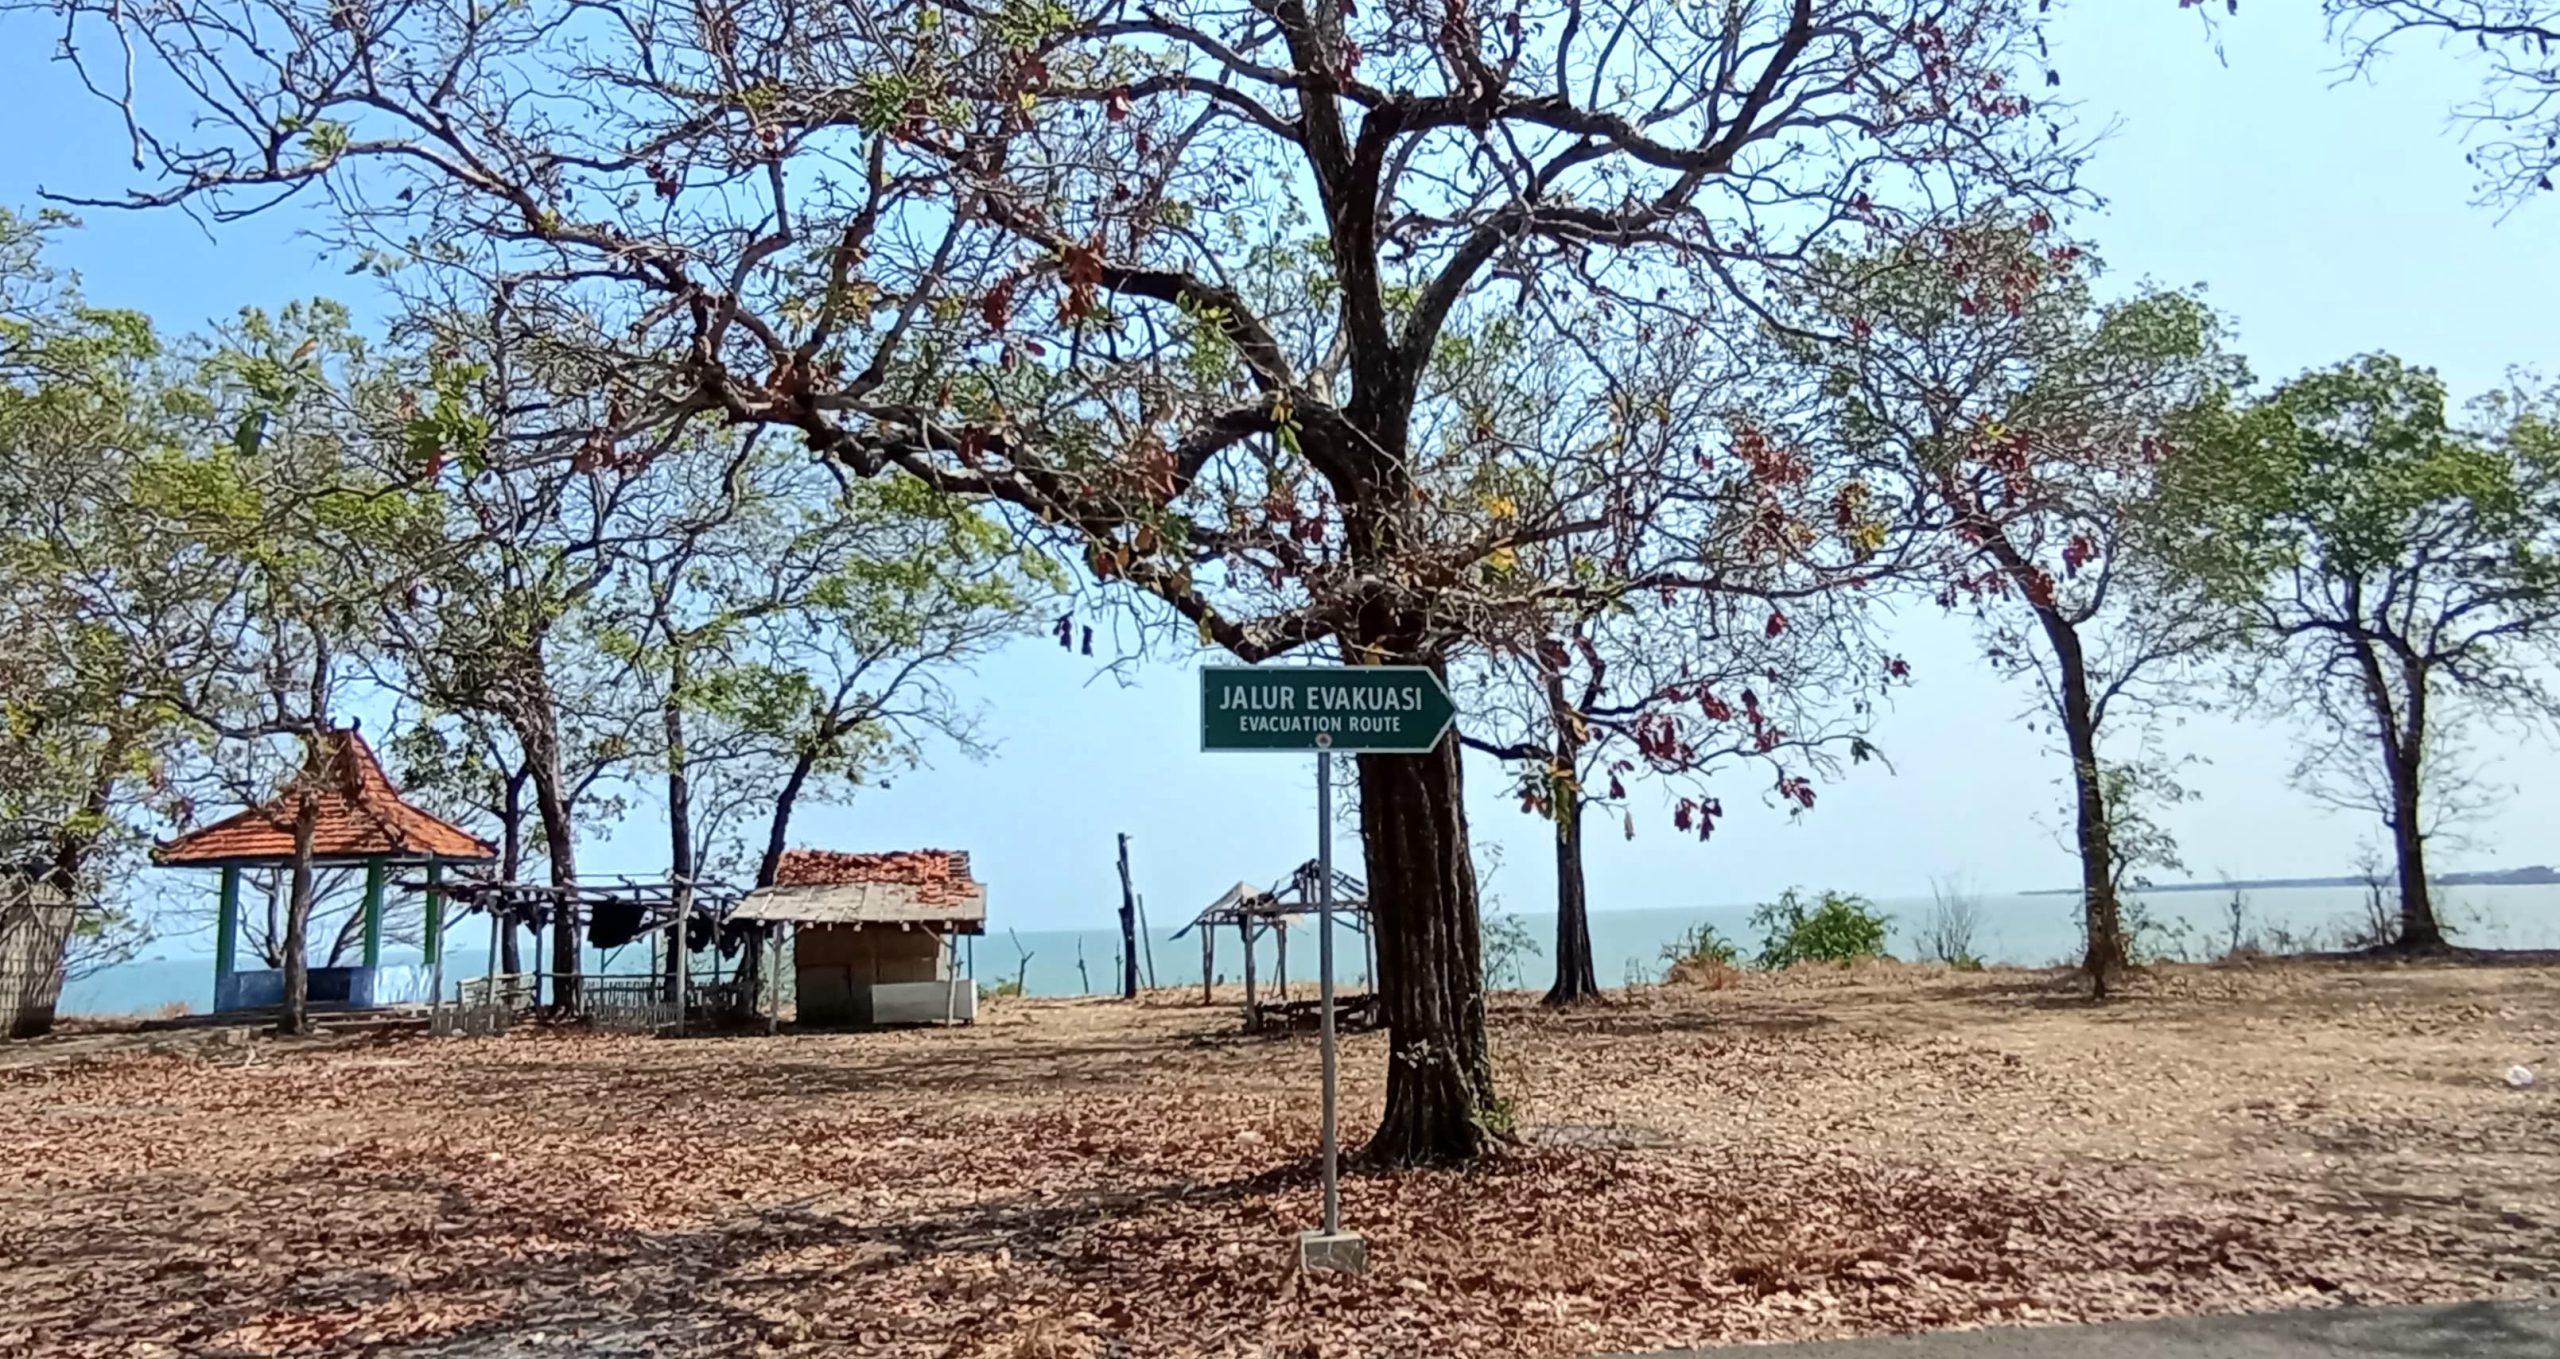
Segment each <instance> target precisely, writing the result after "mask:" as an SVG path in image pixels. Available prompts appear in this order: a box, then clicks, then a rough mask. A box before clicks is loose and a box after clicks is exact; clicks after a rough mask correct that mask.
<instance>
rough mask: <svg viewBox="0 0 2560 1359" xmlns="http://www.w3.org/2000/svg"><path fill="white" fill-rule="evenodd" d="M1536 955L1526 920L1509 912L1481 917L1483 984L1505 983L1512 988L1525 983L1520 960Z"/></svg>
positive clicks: (1499, 984) (1501, 984) (1536, 943)
mask: <svg viewBox="0 0 2560 1359" xmlns="http://www.w3.org/2000/svg"><path fill="white" fill-rule="evenodd" d="M1538 956H1539V949H1538V941H1537V940H1535V939H1532V938H1530V937H1529V925H1528V922H1526V921H1524V920H1522V919H1521V918H1520V917H1518V916H1516V915H1512V914H1510V913H1509V912H1504V913H1502V914H1499V915H1488V916H1486V917H1485V918H1484V979H1485V982H1486V984H1487V985H1494V986H1504V985H1507V986H1509V987H1511V988H1513V989H1514V990H1517V989H1519V988H1520V987H1522V986H1525V985H1527V984H1528V983H1527V981H1526V980H1525V979H1524V975H1523V973H1522V970H1521V961H1522V960H1523V959H1534V958H1536V957H1538Z"/></svg>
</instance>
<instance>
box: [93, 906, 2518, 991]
mask: <svg viewBox="0 0 2560 1359" xmlns="http://www.w3.org/2000/svg"><path fill="white" fill-rule="evenodd" d="M2235 897H2236V900H2237V902H2238V909H2239V914H2238V916H2237V921H2236V928H2235V917H2234V915H2233V903H2234V901H2235ZM1974 901H1975V906H1976V913H1977V916H1978V920H1979V928H1978V931H1977V934H1976V936H1975V941H1974V951H1975V953H1976V954H1977V955H1978V956H1979V957H1981V958H1982V960H1983V961H1985V962H1987V963H1994V964H2016V965H2021V966H2029V967H2040V966H2045V965H2049V964H2055V963H2063V962H2068V961H2072V960H2073V959H2075V958H2076V956H2077V951H2078V949H2079V946H2080V927H2079V921H2078V914H2079V899H2078V898H2077V897H2076V896H2073V895H2069V894H2051V893H2046V894H2033V895H2010V896H1992V895H1984V896H1978V897H1976V898H1974ZM2131 901H2132V902H2133V903H2135V904H2138V905H2139V907H2140V909H2141V913H2142V914H2143V915H2144V916H2145V917H2146V918H2147V919H2148V921H2149V922H2150V928H2149V930H2148V932H2147V933H2146V934H2145V936H2144V938H2143V941H2142V944H2143V948H2144V951H2145V952H2146V953H2148V954H2149V955H2151V956H2153V957H2163V958H2171V959H2186V960H2192V961H2205V960H2209V959H2212V958H2217V957H2220V956H2221V955H2222V954H2223V953H2224V952H2226V951H2228V949H2229V948H2230V947H2231V945H2232V944H2233V943H2234V942H2235V941H2242V942H2246V941H2252V940H2254V941H2257V942H2259V943H2261V944H2262V945H2265V946H2269V947H2276V948H2285V947H2291V948H2297V949H2298V948H2334V947H2340V946H2342V945H2343V943H2344V941H2345V939H2346V937H2347V934H2348V932H2349V931H2350V930H2351V929H2352V928H2353V927H2354V925H2355V924H2356V922H2358V921H2359V920H2360V919H2361V918H2362V917H2363V915H2364V914H2365V909H2366V907H2365V891H2364V889H2362V888H2360V887H2351V888H2341V887H2285V888H2257V889H2250V890H2248V891H2245V892H2241V893H2237V894H2234V893H2232V892H2229V891H2223V892H2213V891H2179V892H2152V893H2142V894H2138V895H2136V896H2134V897H2133V898H2131ZM2437 903H2438V910H2439V912H2440V914H2441V915H2442V917H2443V919H2444V921H2445V923H2446V925H2447V927H2448V929H2449V930H2450V931H2451V932H2452V933H2453V936H2454V938H2455V940H2456V942H2458V943H2463V944H2468V945H2472V946H2475V947H2482V948H2545V949H2560V886H2554V885H2534V886H2521V885H2501V886H2454V887H2440V888H2438V889H2437ZM1876 906H1877V907H1878V909H1880V910H1882V911H1883V912H1884V913H1885V914H1886V915H1887V916H1888V917H1889V918H1890V921H1891V944H1890V947H1891V948H1892V950H1893V952H1894V954H1895V956H1897V957H1902V958H1916V957H1920V956H1922V949H1921V946H1920V944H1919V942H1918V941H1919V935H1920V931H1922V930H1923V929H1924V928H1925V927H1926V926H1927V925H1928V923H1929V921H1930V920H1931V918H1932V916H1933V914H1934V908H1933V903H1932V902H1931V901H1930V900H1928V899H1926V898H1921V899H1917V900H1884V901H1879V902H1877V903H1876ZM1752 910H1753V908H1752V907H1751V906H1748V905H1727V906H1686V907H1662V908H1657V909H1645V910H1618V911H1595V912H1593V913H1592V916H1591V947H1592V957H1593V959H1594V963H1595V970H1596V971H1597V972H1598V973H1599V980H1600V983H1601V985H1603V986H1617V985H1620V984H1622V983H1640V982H1651V981H1656V980H1659V979H1660V978H1661V976H1662V974H1663V972H1664V971H1665V969H1666V967H1667V966H1668V958H1667V956H1666V953H1667V951H1668V950H1671V949H1673V948H1674V947H1676V945H1677V944H1678V943H1679V941H1681V940H1683V939H1684V938H1687V937H1688V936H1689V935H1690V934H1691V932H1692V931H1694V930H1696V929H1698V928H1699V927H1701V926H1706V927H1710V928H1712V929H1714V930H1716V931H1717V932H1718V933H1719V934H1721V935H1722V936H1723V937H1724V938H1725V939H1727V940H1730V941H1732V942H1733V943H1735V944H1736V945H1737V946H1739V947H1740V948H1741V950H1742V952H1743V953H1744V955H1745V956H1746V957H1747V956H1748V955H1750V954H1751V953H1753V952H1755V951H1756V950H1757V948H1758V944H1759V937H1758V934H1757V932H1756V931H1755V930H1754V929H1753V928H1752V925H1751V915H1752ZM1555 926H1556V918H1555V916H1554V915H1553V914H1552V913H1541V912H1522V913H1519V914H1516V915H1499V914H1498V915H1495V916H1493V917H1491V918H1490V920H1489V921H1488V934H1489V936H1490V937H1492V938H1493V939H1494V940H1496V941H1497V944H1496V946H1495V947H1493V948H1490V949H1489V950H1488V954H1487V970H1488V972H1489V973H1490V974H1491V978H1490V980H1491V983H1492V985H1493V986H1495V987H1496V988H1499V989H1526V988H1543V987H1545V986H1546V985H1547V983H1548V981H1549V980H1550V979H1551V978H1552V975H1553V974H1552V959H1553V957H1554V947H1555V942H1554V941H1555ZM1336 931H1337V932H1336V935H1335V948H1336V949H1337V955H1336V959H1337V962H1336V967H1337V970H1336V976H1337V977H1338V978H1340V979H1341V981H1342V982H1343V984H1344V985H1345V986H1358V985H1360V984H1362V983H1363V981H1364V977H1365V972H1366V969H1367V965H1368V958H1369V954H1368V950H1367V949H1366V948H1365V947H1364V941H1363V940H1362V939H1361V937H1360V935H1359V934H1358V933H1357V932H1355V931H1353V930H1351V929H1349V928H1348V927H1347V926H1343V925H1339V924H1338V925H1337V926H1336ZM459 932H460V933H468V932H469V931H468V927H466V928H465V929H464V930H463V931H459ZM1290 934H1291V937H1290V939H1289V941H1288V954H1289V956H1288V960H1287V970H1286V973H1285V976H1286V978H1287V980H1288V983H1289V985H1290V987H1291V989H1292V993H1293V994H1297V993H1299V990H1298V988H1301V987H1303V988H1306V991H1305V993H1306V994H1312V987H1313V984H1314V979H1315V969H1316V952H1317V950H1316V939H1315V926H1314V923H1313V921H1312V920H1310V921H1305V922H1302V923H1300V924H1299V926H1298V928H1296V929H1294V930H1292V931H1291V932H1290ZM1504 940H1508V941H1514V942H1513V943H1512V944H1509V945H1504V944H1502V943H1500V942H1499V941H1504ZM1216 945H1217V947H1216V954H1215V958H1214V961H1213V962H1212V963H1211V973H1212V975H1213V976H1214V977H1216V978H1218V979H1219V980H1223V981H1230V982H1232V981H1238V980H1241V979H1242V977H1243V975H1244V961H1243V953H1242V951H1241V949H1240V948H1239V945H1238V942H1237V939H1236V934H1235V931H1234V930H1233V929H1232V928H1230V929H1226V930H1223V931H1221V932H1220V936H1219V938H1218V939H1217V941H1216ZM963 950H964V951H963V964H964V966H965V967H966V968H967V969H968V971H969V974H970V975H972V976H975V977H976V978H977V979H978V980H979V981H980V982H981V983H982V984H984V985H988V986H993V985H997V984H999V983H1001V982H1005V981H1016V980H1018V981H1019V982H1020V983H1021V985H1022V988H1023V990H1024V991H1025V992H1026V993H1028V994H1031V995H1035V996H1073V995H1084V994H1101V993H1108V992H1112V991H1116V990H1117V989H1118V978H1119V975H1120V974H1119V967H1120V934H1119V931H1118V929H1117V928H1116V927H1112V928H1101V929H1085V930H1023V931H1019V932H1016V931H1010V930H1007V929H1005V928H1004V927H1003V926H1002V924H1001V922H997V923H996V924H995V925H993V926H991V927H990V932H989V933H988V934H986V935H984V936H982V937H978V938H975V939H970V940H967V941H965V942H964V944H963ZM1278 952H1279V949H1278V945H1277V941H1276V940H1274V939H1273V938H1271V937H1270V936H1268V935H1266V936H1265V937H1264V938H1263V939H1262V940H1261V941H1260V942H1259V944H1258V945H1257V947H1256V949H1255V972H1256V975H1257V977H1258V979H1259V980H1260V981H1261V982H1262V983H1263V984H1264V985H1266V986H1268V985H1271V984H1273V983H1274V981H1275V980H1276V979H1278V978H1279V977H1281V976H1283V975H1284V974H1283V973H1282V972H1281V970H1280V959H1279V957H1278ZM417 962H418V956H417V954H416V952H415V950H409V951H407V952H403V951H401V950H398V949H386V950H385V951H384V963H385V964H386V965H387V966H401V965H407V966H409V967H410V968H412V969H413V970H411V971H410V972H408V973H407V974H406V981H405V988H406V989H407V990H409V991H412V992H414V993H415V994H414V998H415V999H417V1000H419V1001H421V1002H423V1001H424V999H425V994H426V993H425V987H426V984H427V982H426V976H425V973H424V971H423V969H417V968H415V965H416V964H417ZM487 965H488V958H487V952H486V950H485V948H483V949H461V948H456V949H454V950H452V951H450V952H448V953H447V954H446V955H445V983H446V988H447V992H448V994H450V993H451V988H452V987H453V985H454V984H455V983H456V982H457V981H458V980H459V979H460V978H463V977H470V976H478V975H480V974H481V973H482V972H484V971H486V970H487ZM730 965H731V966H734V964H730ZM586 966H587V968H588V969H589V970H590V971H596V972H639V971H644V970H646V969H647V968H648V967H649V966H650V959H649V957H648V954H647V951H646V949H644V948H628V949H622V950H618V951H616V952H614V953H612V954H601V953H599V954H592V955H591V956H590V958H589V960H588V962H587V964H586ZM709 966H710V964H709V963H707V962H704V963H700V964H698V967H699V968H702V969H707V968H708V967H709ZM1139 971H1140V975H1141V979H1142V980H1143V981H1145V982H1146V984H1148V985H1151V986H1163V987H1185V986H1198V985H1199V984H1200V974H1201V949H1200V940H1199V936H1198V935H1197V934H1196V933H1192V934H1178V933H1177V932H1176V931H1174V930H1171V929H1157V930H1155V931H1153V932H1152V933H1150V934H1149V935H1147V936H1145V938H1144V939H1143V941H1142V946H1141V948H1140V949H1139ZM212 1003H213V962H212V960H211V959H210V958H204V957H179V956H160V955H151V956H145V957H142V958H138V959H135V960H132V961H129V962H125V963H121V964H118V965H117V966H114V967H110V968H106V969H104V970H102V971H99V972H97V973H95V974H93V975H90V976H87V977H82V978H78V979H75V980H74V981H72V982H70V983H69V984H68V985H66V986H65V988H64V990H63V997H62V1003H61V1006H60V1012H61V1013H63V1014H80V1015H132V1014H146V1013H162V1014H166V1013H174V1012H179V1011H184V1012H188V1013H202V1012H204V1011H206V1010H208V1009H210V1008H211V1006H212Z"/></svg>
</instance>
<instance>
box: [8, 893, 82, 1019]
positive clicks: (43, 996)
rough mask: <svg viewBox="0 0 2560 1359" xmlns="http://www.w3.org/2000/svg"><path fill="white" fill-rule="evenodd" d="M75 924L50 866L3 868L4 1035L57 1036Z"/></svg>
mask: <svg viewBox="0 0 2560 1359" xmlns="http://www.w3.org/2000/svg"><path fill="white" fill-rule="evenodd" d="M72 918H73V906H72V901H71V897H70V895H69V894H68V893H66V892H64V891H63V890H62V888H61V884H60V883H59V881H58V880H57V879H56V877H55V875H54V873H53V869H52V866H51V865H50V864H44V863H27V864H10V863H6V862H0V1034H6V1035H7V1036H8V1037H11V1038H34V1037H38V1036H40V1035H43V1034H47V1033H51V1032H52V1031H53V1007H54V1003H55V1002H56V1001H57V1000H59V999H60V998H61V996H62V964H63V957H62V950H63V945H64V944H65V943H67V942H68V941H69V940H70V937H71V925H72Z"/></svg>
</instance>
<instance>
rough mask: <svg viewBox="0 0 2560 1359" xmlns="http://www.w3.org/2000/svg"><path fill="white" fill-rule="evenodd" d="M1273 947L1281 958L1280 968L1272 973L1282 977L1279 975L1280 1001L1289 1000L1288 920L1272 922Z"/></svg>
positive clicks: (1279, 961)
mask: <svg viewBox="0 0 2560 1359" xmlns="http://www.w3.org/2000/svg"><path fill="white" fill-rule="evenodd" d="M1271 946H1272V948H1274V949H1275V950H1277V951H1278V952H1279V955H1280V956H1279V959H1278V966H1276V967H1274V968H1273V969H1272V971H1274V972H1277V973H1279V974H1280V975H1279V981H1280V999H1282V1000H1287V999H1288V998H1289V922H1288V921H1286V920H1274V921H1272V922H1271Z"/></svg>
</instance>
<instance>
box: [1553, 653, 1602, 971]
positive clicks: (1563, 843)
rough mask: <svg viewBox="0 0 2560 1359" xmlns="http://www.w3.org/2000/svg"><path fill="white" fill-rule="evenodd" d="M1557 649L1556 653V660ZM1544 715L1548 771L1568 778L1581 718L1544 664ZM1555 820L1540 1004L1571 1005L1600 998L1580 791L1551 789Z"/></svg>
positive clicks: (1575, 764) (1576, 756) (1575, 765)
mask: <svg viewBox="0 0 2560 1359" xmlns="http://www.w3.org/2000/svg"><path fill="white" fill-rule="evenodd" d="M1562 653H1563V648H1562V646H1561V645H1559V646H1558V647H1557V648H1556V653H1555V654H1556V655H1557V656H1559V657H1560V656H1561V655H1562ZM1546 672H1547V716H1548V720H1549V721H1550V722H1551V723H1552V724H1553V725H1554V727H1555V751H1556V756H1555V763H1554V764H1553V765H1552V766H1550V769H1551V770H1562V771H1564V773H1565V774H1566V775H1568V776H1571V775H1574V774H1577V773H1579V771H1580V770H1581V768H1582V728H1581V727H1580V725H1579V723H1580V722H1581V718H1580V716H1579V715H1578V714H1576V713H1575V712H1574V711H1573V709H1572V708H1570V707H1568V706H1567V705H1566V703H1565V694H1564V670H1563V668H1562V667H1561V666H1560V665H1556V664H1549V665H1548V666H1546ZM1553 799H1554V803H1555V819H1556V982H1555V985H1553V986H1551V987H1549V988H1547V994H1546V996H1545V998H1544V999H1543V1000H1542V1001H1541V1002H1540V1003H1541V1004H1545V1005H1572V1004H1575V1003H1577V1002H1580V1001H1586V1000H1597V999H1599V998H1600V979H1599V978H1598V977H1597V976H1594V975H1593V973H1592V970H1591V913H1590V910H1589V904H1588V898H1587V897H1586V895H1585V889H1584V886H1583V877H1582V789H1581V787H1580V786H1578V785H1573V784H1561V785H1559V786H1556V787H1555V788H1554V789H1553Z"/></svg>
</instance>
